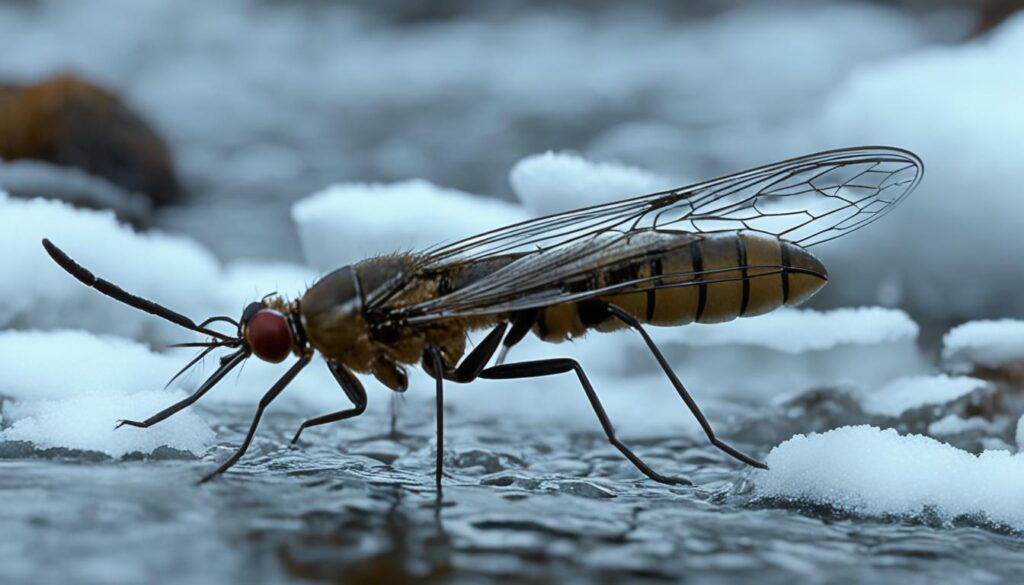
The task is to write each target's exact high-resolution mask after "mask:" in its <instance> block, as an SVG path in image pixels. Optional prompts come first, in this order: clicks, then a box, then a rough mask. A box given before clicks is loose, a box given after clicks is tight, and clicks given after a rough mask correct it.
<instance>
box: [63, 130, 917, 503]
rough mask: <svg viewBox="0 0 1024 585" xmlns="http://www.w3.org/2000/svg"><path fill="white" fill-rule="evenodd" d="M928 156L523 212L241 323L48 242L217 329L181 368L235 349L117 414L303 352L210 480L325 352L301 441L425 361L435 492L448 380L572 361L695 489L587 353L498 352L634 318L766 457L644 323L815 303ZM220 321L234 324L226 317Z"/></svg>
mask: <svg viewBox="0 0 1024 585" xmlns="http://www.w3.org/2000/svg"><path fill="white" fill-rule="evenodd" d="M923 168H924V167H923V164H922V163H921V161H920V159H918V157H917V156H916V155H914V154H913V153H911V152H908V151H906V150H901V149H897V148H891V147H859V148H846V149H839V150H831V151H826V152H820V153H817V154H811V155H808V156H804V157H800V158H794V159H790V160H786V161H782V162H778V163H774V164H770V165H766V166H762V167H757V168H754V169H751V170H747V171H743V172H740V173H736V174H733V175H728V176H725V177H721V178H718V179H714V180H711V181H706V182H703V183H698V184H696V185H691V186H688V187H683V188H679V189H672V190H668V191H663V192H660V193H653V194H650V195H643V196H640V197H633V198H630V199H625V200H622V201H615V202H611V203H605V204H601V205H594V206H592V207H586V208H582V209H577V210H573V211H567V212H564V213H558V214H554V215H549V216H546V217H541V218H537V219H532V220H528V221H524V222H521V223H517V224H514V225H510V226H507V227H503V228H499V229H496V230H493V231H489V232H486V233H483V234H480V235H477V236H473V237H470V238H466V239H463V240H460V241H458V242H455V243H452V244H447V245H439V246H436V247H434V248H431V249H428V250H425V251H423V252H418V253H403V254H394V255H390V256H381V257H377V258H371V259H368V260H364V261H362V262H359V263H357V264H354V265H351V266H345V267H343V268H339V269H337V270H335V271H333V272H331V273H329V274H327V275H325V276H323V277H322V278H321V279H319V280H318V281H317V282H316V283H315V284H313V285H312V286H311V287H310V288H309V289H308V290H307V291H306V292H305V294H303V295H302V297H301V298H298V299H295V300H290V301H289V300H287V299H284V298H281V297H277V296H268V297H266V298H264V299H263V300H261V301H259V302H254V303H251V304H249V305H248V307H247V308H246V309H245V311H244V312H243V313H242V316H241V318H240V319H239V320H237V321H236V320H234V319H232V318H230V317H226V316H219V317H212V318H210V319H207V320H205V321H203V322H201V323H195V322H194V321H192V320H191V319H189V318H188V317H186V316H184V315H182V314H180V313H177V312H174V311H172V310H170V309H168V308H166V307H163V306H162V305H159V304H157V303H155V302H152V301H150V300H147V299H143V298H141V297H138V296H135V295H132V294H130V293H128V292H126V291H124V290H123V289H121V288H119V287H117V286H116V285H114V284H112V283H111V282H109V281H106V280H103V279H101V278H97V277H96V276H94V275H93V274H92V273H91V272H89V271H88V270H87V269H86V268H84V267H82V266H80V265H79V264H77V263H76V262H75V261H74V260H72V259H71V258H70V257H69V256H68V255H67V254H65V253H64V252H63V251H62V250H60V249H59V248H58V247H57V246H55V245H54V244H53V243H51V242H50V241H48V240H43V245H44V247H45V248H46V250H47V252H48V253H49V254H50V256H51V257H52V258H53V259H54V260H55V261H56V262H57V264H59V265H60V266H61V267H62V268H64V270H66V271H67V272H69V273H70V274H71V275H72V276H74V277H75V278H77V279H78V280H80V281H81V282H83V283H84V284H86V285H87V286H90V287H92V288H95V289H96V290H98V291H99V292H101V293H103V294H105V295H107V296H110V297H112V298H114V299H116V300H118V301H120V302H122V303H125V304H128V305H130V306H132V307H135V308H137V309H141V310H143V311H147V312H149V313H152V314H154V315H156V316H158V317H161V318H163V319H166V320H168V321H171V322H173V323H176V324H177V325H180V326H181V327H184V328H186V329H189V330H191V331H194V332H197V333H200V334H202V335H204V336H206V337H208V338H209V339H208V340H207V341H202V342H192V343H185V344H179V345H183V346H191V347H201V348H202V351H201V353H200V354H199V355H198V356H197V357H196V358H195V359H193V360H192V361H191V362H189V363H188V364H187V365H186V366H185V368H183V370H182V372H183V371H185V370H187V369H188V368H189V367H191V366H192V365H194V364H195V363H197V362H198V361H199V360H201V359H202V358H203V357H205V356H206V355H207V354H209V353H210V352H212V351H214V350H217V349H222V348H224V349H229V350H232V351H231V352H230V353H228V354H227V355H225V356H224V357H222V358H221V360H220V366H219V368H218V369H217V370H216V371H215V372H214V373H213V374H212V375H211V376H210V377H209V379H207V380H206V381H205V382H204V383H203V384H202V385H200V386H199V387H198V388H197V389H196V391H195V392H194V393H193V394H192V395H191V396H189V397H188V398H185V399H184V400H182V401H180V402H178V403H176V404H173V405H171V406H170V407H168V408H166V409H164V410H162V411H160V412H158V413H156V414H155V415H153V416H151V417H150V418H148V419H146V420H144V421H133V420H125V421H121V422H120V423H119V425H118V426H121V425H131V426H135V427H143V428H145V427H149V426H151V425H154V424H156V423H158V422H160V421H162V420H164V419H166V418H168V417H170V416H171V415H173V414H174V413H176V412H178V411H180V410H182V409H184V408H186V407H187V406H189V405H191V404H193V403H195V402H196V401H197V400H199V399H200V398H201V397H202V396H203V395H204V394H206V393H207V392H208V391H209V390H210V389H211V388H213V387H214V386H215V385H216V384H217V383H218V382H219V381H220V380H221V379H222V378H224V376H226V375H227V374H228V372H230V371H231V370H232V369H234V368H235V367H237V366H238V365H239V364H240V363H242V362H243V361H245V360H246V359H248V358H249V357H251V356H253V355H255V356H256V357H258V358H260V359H262V360H266V361H268V362H274V363H277V362H282V361H284V360H285V359H287V358H288V357H289V356H294V357H295V358H296V359H295V361H294V363H293V365H292V366H291V367H290V368H289V369H288V370H287V371H286V372H285V373H284V375H283V376H281V378H280V379H279V380H278V381H277V382H276V383H275V384H274V385H273V386H272V387H271V388H270V389H269V390H268V391H267V392H266V394H264V395H263V398H262V399H261V400H260V402H259V406H258V408H257V410H256V414H255V416H254V418H253V420H252V423H251V425H250V427H249V431H248V434H247V435H246V437H245V439H244V441H243V442H242V444H241V446H240V447H239V448H238V450H237V451H236V452H235V453H234V454H233V455H232V456H231V457H230V458H228V459H227V460H226V461H225V462H224V463H223V464H222V465H220V467H218V468H217V469H216V470H214V471H213V472H211V473H210V474H208V475H206V476H205V477H204V478H203V479H202V481H206V480H209V479H211V478H213V477H215V476H217V475H218V474H220V473H223V472H224V471H225V470H227V469H228V468H230V467H231V466H232V465H234V464H235V463H236V462H237V461H238V460H239V459H240V458H241V457H242V456H243V455H244V454H245V452H246V449H247V448H248V447H249V444H250V442H251V441H252V438H253V436H254V434H255V432H256V429H257V426H258V424H259V422H260V417H261V416H262V415H263V412H264V410H265V409H266V407H267V406H268V405H269V404H270V403H271V402H272V401H273V400H274V399H275V398H277V397H278V396H279V395H280V394H281V392H282V391H283V390H284V389H285V387H286V386H287V385H288V384H289V383H290V382H291V381H292V380H293V379H294V378H295V377H296V376H297V375H298V374H299V372H300V371H301V370H302V369H303V368H305V367H306V366H307V365H308V364H309V363H310V361H311V360H312V358H313V357H314V355H315V353H317V352H319V353H320V354H321V356H323V358H324V360H325V362H326V365H327V367H328V368H329V369H330V371H331V373H332V374H333V375H334V378H335V379H336V380H337V382H338V384H339V386H340V387H341V390H342V391H343V392H344V394H345V396H346V397H347V398H348V400H349V401H350V402H351V403H352V407H350V408H346V409H342V410H339V411H337V412H332V413H329V414H324V415H322V416H318V417H315V418H311V419H309V420H306V421H305V422H303V423H302V424H301V425H300V426H299V428H298V430H297V432H296V433H295V436H294V438H293V440H292V443H293V444H294V443H295V442H296V441H298V439H299V437H300V435H301V434H302V432H303V431H305V430H306V429H308V428H311V427H315V426H318V425H323V424H327V423H332V422H337V421H341V420H344V419H347V418H351V417H355V416H359V415H361V414H362V413H363V412H364V411H365V410H366V405H367V399H366V392H365V390H364V388H363V386H362V384H361V383H360V381H359V379H358V378H357V377H356V376H355V375H354V372H358V373H363V374H371V375H372V376H373V377H374V378H376V379H377V380H378V381H380V382H381V383H382V384H384V385H385V386H387V387H388V388H390V389H392V390H395V391H398V392H402V391H405V390H406V388H407V386H408V378H407V374H406V367H407V366H409V365H414V364H417V363H419V364H421V366H422V367H423V369H424V370H425V371H426V372H427V373H428V374H430V375H431V376H432V377H433V378H434V379H435V393H436V406H437V414H436V425H437V426H436V434H437V454H436V463H435V475H434V478H435V482H436V485H437V488H438V490H440V489H441V477H442V465H443V454H444V419H443V412H444V411H443V402H444V388H445V382H454V383H468V382H471V381H473V380H475V379H476V378H487V379H508V378H532V377H540V376H550V375H556V374H563V373H573V374H575V375H576V377H577V378H578V379H579V382H580V385H581V386H582V388H583V391H584V392H585V393H586V397H587V398H588V400H589V402H590V405H591V406H592V407H593V410H594V412H595V414H596V415H597V419H598V422H599V423H600V425H601V428H602V429H603V430H604V433H605V434H606V435H607V437H608V440H609V441H610V442H611V443H612V445H614V446H615V448H617V449H618V450H619V451H620V452H621V453H622V454H623V455H624V456H625V457H626V458H628V459H629V461H631V462H632V463H633V465H634V466H636V468H637V469H639V470H640V471H641V472H642V473H644V474H645V475H646V476H647V477H649V478H650V479H652V480H654V481H657V482H662V483H666V484H687V483H689V481H688V480H686V479H684V478H679V477H673V476H668V475H662V474H661V473H658V472H656V471H655V470H653V469H651V468H650V467H649V466H648V465H647V464H646V463H644V461H643V460H642V459H641V458H640V457H639V456H637V455H636V454H635V453H634V452H633V451H632V450H631V449H630V448H629V447H628V446H627V445H626V444H624V443H623V442H622V441H620V440H619V439H618V437H617V436H616V434H615V430H614V428H613V427H612V423H611V421H610V419H609V417H608V415H607V413H606V412H605V409H604V407H603V406H602V405H601V401H600V398H599V397H598V394H597V392H596V391H595V389H594V388H593V386H592V385H591V383H590V381H589V379H588V378H587V375H586V373H585V372H584V370H583V367H582V366H581V365H580V364H579V363H578V362H576V361H575V360H572V359H569V358H556V359H544V360H535V361H524V362H513V363H505V360H506V358H507V353H508V351H509V349H510V348H512V347H513V346H515V345H516V344H517V343H519V342H520V341H521V340H522V339H524V337H525V336H526V335H527V334H528V333H530V332H533V334H535V335H536V336H537V337H539V338H540V339H542V340H544V341H551V342H558V341H563V340H566V339H572V338H575V337H579V336H582V335H583V334H585V333H586V332H588V331H590V330H597V331H613V330H616V329H623V328H629V329H633V330H635V331H636V332H637V333H638V334H639V335H640V336H641V337H642V339H643V341H644V343H645V344H646V346H647V347H648V348H649V350H650V352H651V353H652V354H653V357H654V359H655V361H656V362H657V363H658V365H659V366H660V367H661V369H662V370H663V371H664V373H665V375H666V376H667V378H668V380H669V382H670V383H671V385H672V386H673V387H674V388H675V390H676V392H677V393H678V394H679V396H680V398H681V399H682V400H683V402H684V403H685V404H686V406H687V407H688V408H689V410H690V412H691V413H692V414H693V416H694V417H695V418H696V419H697V421H698V422H699V423H700V426H701V427H702V428H703V431H704V433H705V434H706V435H707V438H708V440H709V441H710V442H711V443H712V444H713V445H714V446H715V447H717V448H718V449H721V450H722V451H724V452H725V453H727V454H729V455H730V456H732V457H734V458H735V459H738V460H739V461H742V462H743V463H746V464H748V465H752V466H755V467H760V468H765V465H764V464H763V463H761V462H759V461H757V460H755V459H753V458H752V457H750V456H748V455H746V454H744V453H742V452H740V451H739V450H737V449H735V448H733V447H732V446H731V445H729V444H728V443H726V442H724V441H722V440H721V439H719V438H718V437H717V436H716V435H715V433H714V431H713V430H712V428H711V425H710V424H709V423H708V421H707V419H706V418H705V417H704V415H703V414H702V413H701V411H700V409H699V408H698V406H697V403H696V402H695V401H694V400H693V398H692V397H691V396H690V394H689V392H688V391H687V390H686V388H685V387H684V386H683V384H682V382H680V380H679V378H678V377H677V376H676V375H675V373H674V372H673V371H672V368H671V366H670V365H669V363H668V361H667V360H666V359H665V357H664V356H663V355H662V353H661V352H660V351H659V349H658V347H657V346H656V345H655V343H654V341H653V340H652V338H651V337H650V335H649V334H648V333H647V331H646V329H645V325H648V324H649V325H659V326H675V325H683V324H687V323H693V322H698V323H718V322H723V321H729V320H731V319H734V318H737V317H749V316H754V315H760V314H763V313H767V312H769V311H772V310H774V309H776V308H779V307H782V306H785V305H794V304H797V303H800V302H802V301H804V300H806V299H807V298H809V297H810V296H811V295H813V294H814V293H815V292H817V291H818V290H819V289H820V288H821V287H822V286H824V284H825V282H826V281H827V278H828V275H827V272H826V270H825V267H824V266H823V265H822V263H821V262H820V261H819V260H818V259H817V258H816V257H815V256H814V255H813V254H812V253H811V252H810V251H809V250H808V248H810V247H812V246H816V245H818V244H821V243H823V242H826V241H829V240H832V239H834V238H837V237H840V236H842V235H844V234H847V233H850V232H853V231H856V230H858V229H860V228H861V227H864V226H865V225H867V224H868V223H871V222H872V221H874V220H876V219H878V218H880V217H881V216H883V215H885V214H886V213H888V212H889V211H891V210H892V209H893V207H894V206H896V205H897V204H898V203H899V202H900V201H902V200H903V199H904V198H905V197H906V196H907V195H908V194H909V193H910V192H911V191H912V190H913V189H914V188H915V187H916V186H917V184H918V183H919V182H920V180H921V176H922V173H923ZM218 323H226V324H228V325H230V326H232V327H233V328H234V331H232V332H231V333H225V332H223V331H221V330H219V329H215V328H214V326H215V325H216V324H218ZM480 329H490V332H489V333H488V334H487V335H486V336H485V337H484V338H483V340H482V341H481V342H480V343H479V344H477V345H476V347H475V348H473V349H472V350H471V351H469V352H468V353H467V351H466V334H467V332H469V331H472V330H480ZM499 348H500V352H499ZM496 353H498V354H499V355H498V357H497V359H496V360H495V363H494V364H493V365H488V364H491V360H492V358H493V357H494V356H495V354H496ZM180 373H181V372H179V374H180Z"/></svg>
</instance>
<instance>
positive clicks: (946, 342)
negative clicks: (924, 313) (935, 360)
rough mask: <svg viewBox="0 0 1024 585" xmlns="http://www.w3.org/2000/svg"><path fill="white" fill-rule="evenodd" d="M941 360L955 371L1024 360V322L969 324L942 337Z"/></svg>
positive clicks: (1005, 320) (992, 366) (976, 322)
mask: <svg viewBox="0 0 1024 585" xmlns="http://www.w3.org/2000/svg"><path fill="white" fill-rule="evenodd" d="M942 359H943V361H944V362H946V365H947V366H948V367H949V368H951V369H953V370H955V371H958V372H969V371H971V370H972V369H974V366H984V367H987V368H998V367H1001V366H1005V365H1008V364H1011V363H1013V362H1021V361H1024V321H1016V320H1013V319H1002V320H999V321H971V322H969V323H964V324H963V325H959V326H957V327H954V328H953V329H951V330H950V331H949V333H947V334H946V335H945V336H944V337H943V338H942Z"/></svg>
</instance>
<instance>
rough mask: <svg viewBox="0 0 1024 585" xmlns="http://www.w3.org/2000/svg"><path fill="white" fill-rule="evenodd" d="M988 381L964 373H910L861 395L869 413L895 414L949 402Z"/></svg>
mask: <svg viewBox="0 0 1024 585" xmlns="http://www.w3.org/2000/svg"><path fill="white" fill-rule="evenodd" d="M987 385H988V382H985V381H984V380H979V379H977V378H969V377H966V376H946V375H942V374H940V375H937V376H912V377H907V378H898V379H896V380H893V381H892V382H889V383H888V384H886V385H884V386H882V387H881V388H878V389H877V390H874V391H872V392H870V393H867V394H865V395H864V396H862V399H861V405H862V406H863V407H864V411H865V412H867V413H870V414H878V415H883V416H890V417H898V416H900V415H901V414H903V413H904V412H906V411H908V410H912V409H915V408H920V407H922V406H934V405H941V404H946V403H948V402H952V401H954V400H956V399H957V398H961V397H963V396H966V395H968V394H970V393H971V392H974V391H975V390H979V389H981V388H984V387H985V386H987Z"/></svg>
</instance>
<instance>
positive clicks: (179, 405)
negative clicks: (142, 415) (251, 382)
mask: <svg viewBox="0 0 1024 585" xmlns="http://www.w3.org/2000/svg"><path fill="white" fill-rule="evenodd" d="M247 357H249V354H248V353H247V352H246V351H245V350H244V349H240V350H238V351H236V352H235V353H232V354H229V355H226V356H224V357H223V358H221V360H220V367H219V368H217V371H216V372H214V373H213V375H212V376H210V377H209V378H208V379H207V380H206V381H205V382H203V385H202V386H200V387H199V388H197V389H196V391H195V392H193V393H192V395H191V396H189V397H188V398H185V399H184V400H180V401H178V402H176V403H174V404H172V405H171V406H168V407H167V408H165V409H163V410H161V411H160V412H158V413H156V414H154V415H153V416H151V417H149V418H147V419H146V420H144V421H135V420H121V421H118V423H117V426H116V427H114V428H115V429H119V428H121V427H123V426H124V425H128V426H130V427H139V428H141V429H144V428H146V427H150V426H152V425H155V424H156V423H158V422H160V421H162V420H164V419H166V418H168V417H170V416H171V415H173V414H175V413H177V412H178V411H180V410H183V409H185V408H187V407H189V406H191V405H192V404H194V403H195V402H196V401H197V400H199V399H200V398H202V397H203V394H206V393H207V392H208V391H209V390H210V388H213V387H214V386H216V385H217V382H220V381H221V379H222V378H223V377H224V376H227V375H228V372H230V371H231V370H232V369H234V367H235V366H237V365H238V364H240V363H242V362H243V361H245V358H247Z"/></svg>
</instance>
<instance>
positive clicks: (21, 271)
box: [0, 193, 219, 339]
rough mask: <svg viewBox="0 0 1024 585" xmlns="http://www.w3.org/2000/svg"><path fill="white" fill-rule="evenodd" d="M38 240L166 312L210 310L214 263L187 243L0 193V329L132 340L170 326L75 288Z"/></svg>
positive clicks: (105, 216)
mask: <svg viewBox="0 0 1024 585" xmlns="http://www.w3.org/2000/svg"><path fill="white" fill-rule="evenodd" d="M43 238H49V239H50V240H51V241H52V242H53V243H55V244H56V245H58V246H59V247H61V248H62V249H63V250H64V251H65V252H67V253H68V254H69V255H70V256H71V257H72V258H74V259H75V260H76V261H77V262H78V263H79V264H81V265H83V266H85V267H86V268H88V269H89V270H91V271H92V272H93V273H94V274H96V275H98V276H100V277H102V278H106V279H107V280H111V281H113V282H115V283H117V284H118V285H119V286H121V287H122V288H124V289H126V290H129V291H132V292H133V293H135V294H137V295H140V296H144V297H147V298H151V299H155V300H157V301H162V302H164V303H166V304H168V305H170V306H171V307H172V308H173V309H174V310H177V311H179V312H189V313H193V314H195V315H203V314H212V313H213V312H214V310H215V309H216V308H217V307H216V304H215V303H214V302H213V300H212V299H211V297H210V293H209V290H210V286H211V283H215V282H217V279H218V277H219V265H218V262H217V260H216V259H215V258H214V257H213V255H212V254H210V253H209V252H207V251H206V250H205V249H203V248H202V247H201V246H199V245H198V244H196V243H195V242H193V241H191V240H188V239H185V238H182V237H178V236H172V235H167V234H161V233H155V232H150V233H145V234H140V233H136V232H134V231H132V230H131V228H129V227H127V226H124V225H121V224H118V223H117V221H116V220H115V219H114V216H113V214H112V213H110V212H100V211H85V210H76V209H74V208H72V207H71V206H69V205H67V204H64V203H61V202H57V201H47V200H43V199H32V200H21V199H13V198H10V197H9V196H7V195H6V194H4V193H0V266H3V267H4V271H5V272H6V273H7V274H13V275H18V277H17V278H4V279H2V280H0V327H7V328H10V327H16V328H58V327H60V328H76V327H81V328H84V329H88V330H90V331H95V332H99V333H116V334H119V335H122V336H125V337H131V338H136V339H141V338H147V337H154V336H156V337H159V336H162V335H167V334H169V331H170V330H171V329H172V328H173V329H176V327H175V326H173V325H170V324H163V323H162V322H161V321H160V320H159V319H154V318H153V317H152V316H151V315H148V314H146V313H143V312H141V311H138V310H136V309H131V308H129V307H127V306H124V305H121V304H120V303H117V302H115V301H113V300H111V299H109V298H107V297H105V296H103V295H101V294H99V293H98V292H96V291H95V290H91V289H89V288H87V287H86V286H84V285H82V284H81V283H80V282H78V281H77V280H75V279H74V278H73V277H71V276H70V275H69V274H67V273H66V272H64V270H63V269H61V268H60V267H59V266H57V265H56V264H55V263H54V262H53V260H51V259H50V257H49V256H48V255H47V254H46V251H45V250H44V249H43V246H42V244H41V243H40V242H41V241H42V239H43Z"/></svg>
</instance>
